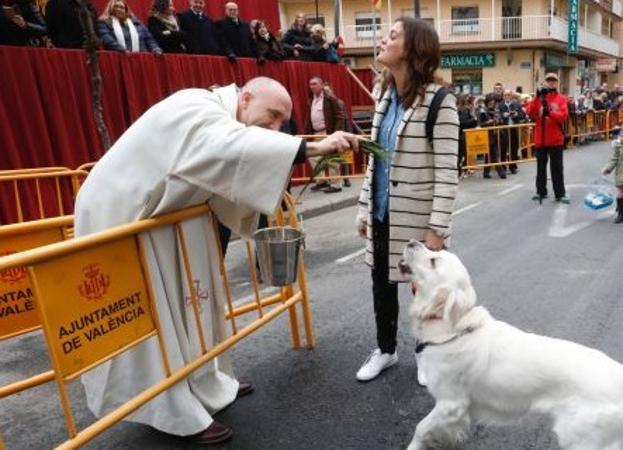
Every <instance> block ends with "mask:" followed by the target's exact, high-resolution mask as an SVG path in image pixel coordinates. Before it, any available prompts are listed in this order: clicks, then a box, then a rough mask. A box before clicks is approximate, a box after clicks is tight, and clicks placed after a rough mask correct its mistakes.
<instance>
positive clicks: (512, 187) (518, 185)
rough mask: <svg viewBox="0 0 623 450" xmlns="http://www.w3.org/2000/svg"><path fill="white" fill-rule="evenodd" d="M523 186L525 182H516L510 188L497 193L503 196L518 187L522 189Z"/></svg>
mask: <svg viewBox="0 0 623 450" xmlns="http://www.w3.org/2000/svg"><path fill="white" fill-rule="evenodd" d="M522 187H523V184H515V185H513V186H511V187H509V188H508V189H504V190H503V191H500V192H498V194H497V195H498V196H500V197H501V196H503V195H506V194H510V193H511V192H513V191H516V190H517V189H521V188H522Z"/></svg>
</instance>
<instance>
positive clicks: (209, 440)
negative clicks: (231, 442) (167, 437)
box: [188, 420, 234, 445]
mask: <svg viewBox="0 0 623 450" xmlns="http://www.w3.org/2000/svg"><path fill="white" fill-rule="evenodd" d="M233 435H234V431H233V430H232V429H231V428H230V427H228V426H227V425H223V424H222V423H220V422H217V421H216V420H213V421H212V423H211V424H210V426H209V427H208V428H206V429H205V430H203V431H202V432H201V433H197V434H194V435H192V436H188V440H189V441H190V442H192V443H193V444H197V445H212V444H219V443H221V442H224V441H226V440H227V439H230V438H231V437H232V436H233Z"/></svg>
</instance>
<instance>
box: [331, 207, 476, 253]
mask: <svg viewBox="0 0 623 450" xmlns="http://www.w3.org/2000/svg"><path fill="white" fill-rule="evenodd" d="M480 205H482V202H476V203H472V204H470V205H467V206H464V207H463V208H461V209H457V210H456V211H454V212H453V213H452V215H453V216H458V215H459V214H461V213H464V212H465V211H469V210H470V209H473V208H476V207H477V206H480ZM365 253H366V249H365V248H362V249H360V250H357V251H356V252H354V253H351V254H349V255H346V256H342V257H341V258H339V259H336V260H335V263H336V264H344V263H346V262H348V261H350V260H352V259H355V258H357V257H359V256H361V255H364V254H365Z"/></svg>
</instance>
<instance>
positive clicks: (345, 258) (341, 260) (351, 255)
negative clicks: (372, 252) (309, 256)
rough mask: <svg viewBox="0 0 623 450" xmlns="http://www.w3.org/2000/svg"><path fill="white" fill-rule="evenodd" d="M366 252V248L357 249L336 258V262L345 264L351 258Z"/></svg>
mask: <svg viewBox="0 0 623 450" xmlns="http://www.w3.org/2000/svg"><path fill="white" fill-rule="evenodd" d="M365 253H366V249H365V248H362V249H361V250H357V251H356V252H355V253H351V254H350V255H346V256H342V257H341V258H339V259H336V260H335V263H336V264H344V263H345V262H348V261H350V260H351V259H355V258H357V257H358V256H361V255H363V254H365Z"/></svg>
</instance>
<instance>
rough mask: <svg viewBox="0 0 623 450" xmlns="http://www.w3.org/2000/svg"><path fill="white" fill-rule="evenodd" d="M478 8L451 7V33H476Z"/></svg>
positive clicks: (477, 29)
mask: <svg viewBox="0 0 623 450" xmlns="http://www.w3.org/2000/svg"><path fill="white" fill-rule="evenodd" d="M478 17H479V15H478V6H453V7H452V32H453V33H478V31H479V26H478Z"/></svg>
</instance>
